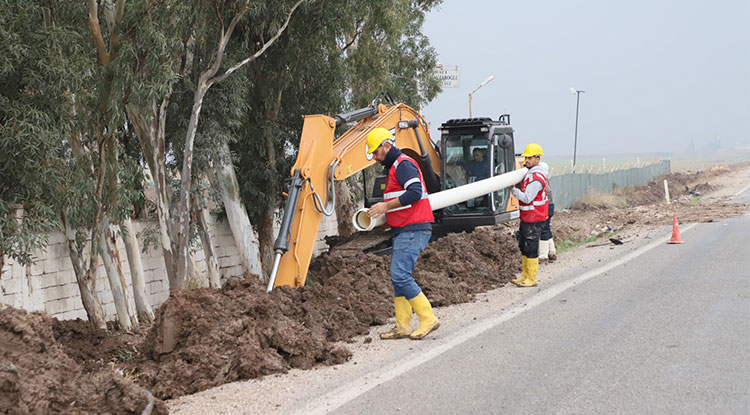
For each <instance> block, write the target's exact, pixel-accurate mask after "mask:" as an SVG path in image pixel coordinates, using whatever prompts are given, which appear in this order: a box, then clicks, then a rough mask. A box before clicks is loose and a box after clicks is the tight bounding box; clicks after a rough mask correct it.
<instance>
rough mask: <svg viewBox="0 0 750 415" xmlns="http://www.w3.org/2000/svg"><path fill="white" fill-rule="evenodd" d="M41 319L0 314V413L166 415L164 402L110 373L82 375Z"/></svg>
mask: <svg viewBox="0 0 750 415" xmlns="http://www.w3.org/2000/svg"><path fill="white" fill-rule="evenodd" d="M53 324H54V323H53V319H52V318H51V317H49V316H48V315H46V314H43V313H27V312H26V311H23V310H18V309H14V308H5V309H2V310H0V350H2V354H0V412H2V413H4V414H52V413H66V414H94V413H96V414H141V413H143V414H146V413H150V414H166V413H168V411H167V407H166V405H165V404H164V402H162V401H160V400H158V399H155V398H153V396H152V395H151V394H150V393H149V392H147V391H146V390H145V389H143V388H142V387H141V386H138V385H137V384H136V383H135V382H133V380H132V379H128V378H126V377H124V376H122V375H121V374H119V373H118V372H117V371H116V370H114V369H113V368H112V367H107V366H99V367H98V368H93V369H90V370H89V369H86V368H84V366H83V365H82V364H81V363H79V362H78V361H76V360H74V358H71V357H70V356H68V355H67V354H66V352H65V351H64V348H63V346H62V344H61V343H60V342H59V341H58V340H57V339H56V338H55V336H54V334H53V330H52V326H53Z"/></svg>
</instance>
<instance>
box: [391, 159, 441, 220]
mask: <svg viewBox="0 0 750 415" xmlns="http://www.w3.org/2000/svg"><path fill="white" fill-rule="evenodd" d="M403 162H407V163H414V165H415V166H417V171H418V172H419V182H420V183H421V184H422V198H421V199H419V200H418V201H416V202H415V203H412V204H411V205H406V206H401V207H397V208H396V209H392V210H389V211H388V212H386V213H385V217H386V219H388V225H389V226H390V227H392V228H400V227H402V226H406V225H413V224H415V223H424V222H432V221H434V220H435V217H434V216H432V207H431V206H430V200H429V199H428V195H427V186H426V185H425V184H424V178H423V177H422V171H421V170H419V165H417V162H416V161H414V159H412V158H411V157H409V156H407V155H405V154H401V155H400V156H398V158H397V159H396V161H394V162H393V166H391V169H390V170H388V179H387V180H386V182H385V193H384V194H383V201H385V202H387V201H389V200H392V199H396V198H397V197H399V196H401V195H402V194H404V193H405V192H406V189H405V187H409V185H410V184H411V183H412V181H413V180H417V178H416V177H415V178H413V179H411V180H409V181H408V182H406V183H404V184H405V185H406V186H404V187H402V186H401V184H400V183H399V182H398V179H396V168H398V165H399V163H403Z"/></svg>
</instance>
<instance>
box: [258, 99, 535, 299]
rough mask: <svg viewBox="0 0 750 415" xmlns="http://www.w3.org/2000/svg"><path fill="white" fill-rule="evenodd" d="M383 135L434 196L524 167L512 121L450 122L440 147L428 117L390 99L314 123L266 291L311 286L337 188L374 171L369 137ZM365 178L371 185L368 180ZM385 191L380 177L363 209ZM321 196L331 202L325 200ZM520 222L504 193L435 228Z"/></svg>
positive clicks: (478, 200) (445, 213)
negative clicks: (310, 277)
mask: <svg viewBox="0 0 750 415" xmlns="http://www.w3.org/2000/svg"><path fill="white" fill-rule="evenodd" d="M351 123H356V124H354V125H353V126H352V127H350V128H348V129H347V130H346V131H345V132H344V133H343V134H341V135H340V136H339V137H336V136H335V131H336V129H337V127H341V126H345V125H348V124H351ZM378 127H382V128H385V129H388V130H389V131H390V132H391V133H392V134H393V136H394V137H395V141H396V147H398V148H399V149H401V151H402V152H403V153H404V154H406V155H408V156H409V157H411V158H413V159H414V160H415V161H416V162H417V164H418V165H419V168H420V169H421V171H422V176H423V177H424V180H425V184H426V187H427V192H428V193H429V194H430V196H432V195H433V194H434V193H437V192H441V191H443V190H446V189H455V188H460V187H469V186H470V185H471V184H472V183H474V182H477V181H480V180H484V179H487V178H491V177H493V176H499V175H502V174H505V173H508V172H511V171H513V170H515V169H516V168H517V167H518V164H517V161H516V158H515V155H514V142H513V128H512V127H511V126H510V115H509V114H503V115H501V116H500V117H499V118H498V119H497V120H494V119H491V118H461V119H451V120H448V121H447V122H444V123H443V124H442V125H441V127H440V129H439V130H440V132H441V138H440V140H439V143H438V144H436V143H435V142H434V141H433V140H432V139H431V138H430V133H429V127H428V124H427V121H426V120H425V119H424V118H423V117H422V115H421V114H420V113H419V112H417V111H416V110H414V109H413V108H411V107H409V106H408V105H405V104H403V103H396V102H394V101H393V100H392V99H391V98H390V96H389V95H388V94H381V95H380V96H379V97H378V98H376V99H375V100H373V101H372V103H371V104H370V106H368V107H365V108H362V109H358V110H355V111H351V112H347V113H342V114H338V115H334V116H332V117H331V116H327V115H322V114H316V115H308V116H306V117H305V120H304V124H303V126H302V136H301V138H300V145H299V152H298V157H297V160H296V162H295V164H294V165H293V166H292V168H291V182H290V184H289V188H288V192H287V201H286V206H285V208H284V212H283V215H282V220H281V225H280V229H279V235H278V237H277V239H276V240H275V242H274V263H273V268H272V271H271V275H270V279H269V282H268V291H271V290H272V289H273V288H274V287H277V286H280V285H289V286H293V287H299V286H303V285H304V284H305V280H306V277H307V271H308V268H309V266H310V261H311V259H312V254H313V249H314V245H315V240H316V238H317V234H318V228H319V226H320V222H321V220H322V217H323V215H327V216H330V215H332V214H333V213H334V211H335V204H336V192H335V188H334V186H335V184H336V182H337V181H341V180H345V179H346V178H348V177H350V176H352V175H354V174H356V173H358V172H360V171H362V170H364V169H366V168H367V167H369V166H371V165H373V164H374V163H375V160H373V158H372V154H367V146H366V137H367V134H368V133H369V132H370V131H371V130H372V129H374V128H378ZM362 176H363V180H366V179H365V177H366V176H367V175H362ZM519 180H520V179H519ZM365 188H366V189H367V188H368V187H367V183H365ZM384 189H385V176H380V177H376V178H375V180H374V183H373V190H372V192H371V194H370V196H369V197H368V196H367V192H365V193H366V195H365V203H364V205H365V207H369V206H371V205H373V204H374V203H376V202H378V201H381V200H382V197H383V191H384ZM322 192H324V193H325V197H321V194H322ZM518 217H519V211H518V200H517V199H515V198H514V197H513V196H512V195H511V194H510V192H509V191H508V190H507V189H506V188H501V189H499V190H496V191H494V192H491V193H487V194H482V195H481V196H479V197H472V198H469V199H468V200H465V201H462V202H460V203H455V204H451V205H450V206H446V207H444V208H442V209H440V210H437V211H435V221H436V224H435V226H439V227H441V228H443V229H445V230H446V231H459V230H470V229H473V228H474V227H476V226H481V225H494V224H499V223H503V222H507V221H509V220H512V219H515V218H518ZM355 227H356V221H355Z"/></svg>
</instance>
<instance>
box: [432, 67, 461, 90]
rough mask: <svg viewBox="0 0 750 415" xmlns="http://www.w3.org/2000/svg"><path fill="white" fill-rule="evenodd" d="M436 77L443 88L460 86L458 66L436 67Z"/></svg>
mask: <svg viewBox="0 0 750 415" xmlns="http://www.w3.org/2000/svg"><path fill="white" fill-rule="evenodd" d="M435 76H436V77H437V79H439V80H440V82H441V84H442V86H443V88H458V87H459V85H460V77H459V72H458V65H438V66H436V67H435Z"/></svg>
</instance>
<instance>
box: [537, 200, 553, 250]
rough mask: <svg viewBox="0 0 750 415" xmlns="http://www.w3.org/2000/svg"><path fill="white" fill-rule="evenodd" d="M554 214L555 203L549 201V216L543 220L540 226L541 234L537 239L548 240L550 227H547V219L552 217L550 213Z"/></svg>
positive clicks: (550, 236)
mask: <svg viewBox="0 0 750 415" xmlns="http://www.w3.org/2000/svg"><path fill="white" fill-rule="evenodd" d="M554 214H555V204H554V203H550V204H549V218H547V220H546V221H544V225H543V226H542V234H541V235H539V239H541V240H543V241H548V240H550V239H552V229H551V228H550V227H549V221H550V219H552V215H554Z"/></svg>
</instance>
